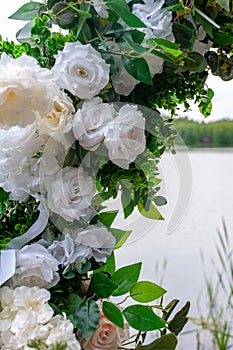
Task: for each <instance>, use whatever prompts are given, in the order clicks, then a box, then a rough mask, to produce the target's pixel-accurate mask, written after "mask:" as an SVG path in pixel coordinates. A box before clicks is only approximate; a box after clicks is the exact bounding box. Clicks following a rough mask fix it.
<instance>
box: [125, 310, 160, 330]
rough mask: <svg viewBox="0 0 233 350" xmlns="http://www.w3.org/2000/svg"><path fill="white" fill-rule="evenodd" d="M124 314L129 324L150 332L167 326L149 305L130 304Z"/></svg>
mask: <svg viewBox="0 0 233 350" xmlns="http://www.w3.org/2000/svg"><path fill="white" fill-rule="evenodd" d="M123 314H124V316H125V318H126V321H127V322H128V324H129V325H130V326H131V327H132V328H134V329H137V330H138V331H143V332H148V331H153V330H156V329H160V328H164V327H165V324H164V323H163V321H162V320H161V319H160V318H159V317H158V316H157V315H156V314H155V313H154V312H153V311H152V310H151V308H150V307H149V306H144V305H130V306H128V307H126V308H125V309H124V311H123Z"/></svg>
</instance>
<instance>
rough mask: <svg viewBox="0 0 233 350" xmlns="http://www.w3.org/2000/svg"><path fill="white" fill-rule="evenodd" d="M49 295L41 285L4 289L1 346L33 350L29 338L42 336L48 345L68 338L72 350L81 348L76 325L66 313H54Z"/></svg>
mask: <svg viewBox="0 0 233 350" xmlns="http://www.w3.org/2000/svg"><path fill="white" fill-rule="evenodd" d="M8 297H9V300H7V298H8ZM49 298H50V293H49V292H48V291H47V290H46V289H40V288H38V287H32V288H30V287H26V286H21V287H17V288H16V289H14V290H12V289H10V288H9V287H3V288H1V289H0V305H1V309H2V310H1V312H0V346H1V350H30V349H31V348H30V347H28V346H27V342H28V340H41V341H43V342H44V344H46V345H47V346H51V345H52V343H54V342H66V343H67V349H68V350H72V349H75V350H80V346H79V342H78V341H77V339H76V337H75V335H74V329H73V325H72V323H71V322H70V321H69V320H67V319H66V315H65V314H64V315H59V316H55V317H52V316H53V310H52V308H51V307H50V306H49V304H48V301H49Z"/></svg>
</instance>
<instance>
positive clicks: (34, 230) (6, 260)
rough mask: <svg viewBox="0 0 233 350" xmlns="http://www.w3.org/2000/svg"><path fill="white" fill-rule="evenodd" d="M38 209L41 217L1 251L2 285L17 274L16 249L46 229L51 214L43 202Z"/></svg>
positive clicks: (0, 274)
mask: <svg viewBox="0 0 233 350" xmlns="http://www.w3.org/2000/svg"><path fill="white" fill-rule="evenodd" d="M38 210H39V211H40V214H39V217H38V219H37V220H36V222H34V224H33V225H32V226H31V227H30V228H29V229H28V230H27V232H25V233H24V234H23V235H22V236H20V237H15V238H13V239H12V240H11V241H10V242H9V243H8V245H7V247H6V249H4V250H1V251H0V254H1V255H0V285H2V284H3V283H5V282H6V281H7V280H8V279H9V278H11V277H12V276H13V275H14V274H15V267H16V250H18V249H20V248H22V247H23V246H24V245H25V244H27V243H28V242H30V241H31V240H32V239H34V238H36V237H37V236H39V234H41V232H43V231H44V230H45V228H46V226H47V223H48V219H49V216H48V214H47V212H46V210H45V208H44V206H43V204H42V203H40V205H39V207H38Z"/></svg>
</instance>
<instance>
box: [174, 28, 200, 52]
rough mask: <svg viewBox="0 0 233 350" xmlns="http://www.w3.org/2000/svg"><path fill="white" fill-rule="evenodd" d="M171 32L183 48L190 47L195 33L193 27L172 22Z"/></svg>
mask: <svg viewBox="0 0 233 350" xmlns="http://www.w3.org/2000/svg"><path fill="white" fill-rule="evenodd" d="M172 28H173V34H174V37H175V39H176V42H177V43H179V44H180V45H181V47H183V48H187V49H189V48H191V47H192V46H193V44H194V41H195V37H196V33H195V31H194V30H193V29H191V28H189V27H187V26H186V25H184V24H181V23H176V22H175V23H173V25H172Z"/></svg>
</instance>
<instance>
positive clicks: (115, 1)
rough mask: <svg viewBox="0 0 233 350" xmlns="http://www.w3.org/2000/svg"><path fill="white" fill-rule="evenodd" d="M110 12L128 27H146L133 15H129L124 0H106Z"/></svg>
mask: <svg viewBox="0 0 233 350" xmlns="http://www.w3.org/2000/svg"><path fill="white" fill-rule="evenodd" d="M105 3H106V4H107V6H108V8H109V9H110V10H113V11H115V12H116V13H117V14H118V15H119V16H120V17H121V19H122V20H123V21H124V22H125V23H126V24H128V26H129V27H134V28H145V27H146V25H145V24H144V23H143V22H142V21H141V20H140V19H139V18H138V17H137V16H135V15H134V14H133V13H131V11H130V9H129V7H128V5H127V4H126V2H125V0H106V1H105Z"/></svg>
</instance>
